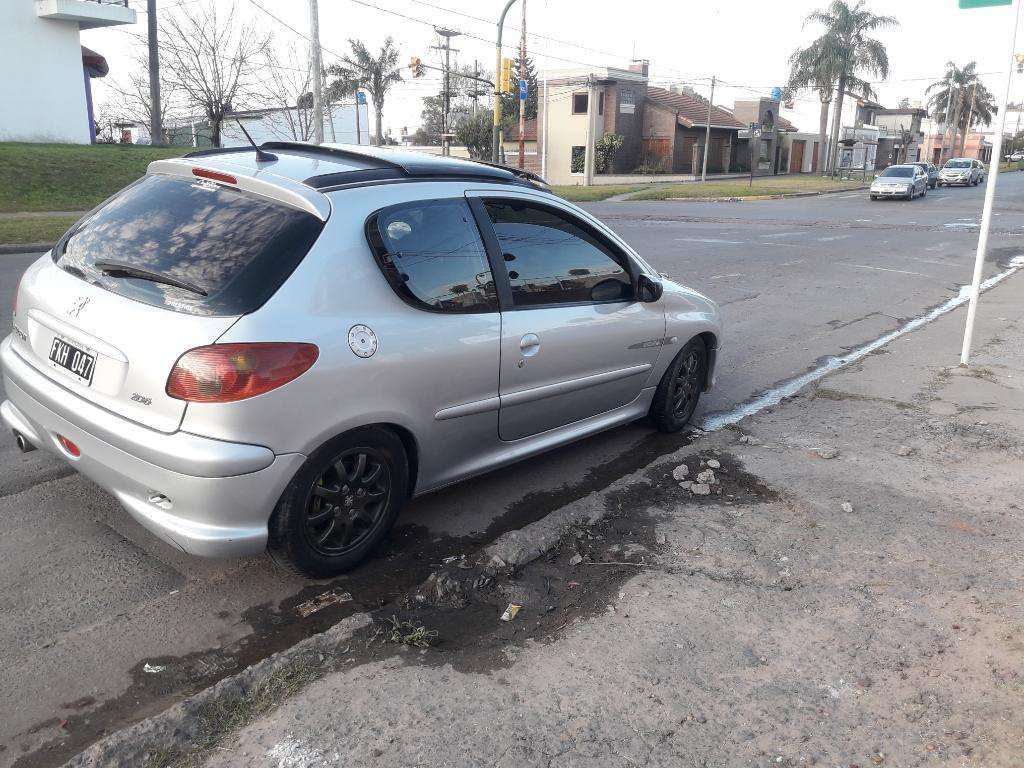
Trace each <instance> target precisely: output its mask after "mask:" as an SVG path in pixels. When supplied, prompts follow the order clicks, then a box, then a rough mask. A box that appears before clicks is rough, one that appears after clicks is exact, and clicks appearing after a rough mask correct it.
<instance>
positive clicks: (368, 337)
mask: <svg viewBox="0 0 1024 768" xmlns="http://www.w3.org/2000/svg"><path fill="white" fill-rule="evenodd" d="M348 345H349V347H350V348H351V349H352V351H353V352H354V353H355V355H356V357H372V356H373V353H374V352H376V351H377V334H376V333H374V332H373V329H372V328H370V327H369V326H366V325H353V326H352V327H351V328H349V329H348Z"/></svg>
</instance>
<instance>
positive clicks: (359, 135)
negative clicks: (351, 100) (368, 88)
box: [355, 85, 363, 145]
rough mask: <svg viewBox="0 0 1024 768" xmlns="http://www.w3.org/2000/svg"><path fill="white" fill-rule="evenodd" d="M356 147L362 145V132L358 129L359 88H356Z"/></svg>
mask: <svg viewBox="0 0 1024 768" xmlns="http://www.w3.org/2000/svg"><path fill="white" fill-rule="evenodd" d="M355 98H356V145H359V144H362V143H363V137H362V130H360V127H359V86H358V85H357V86H356V92H355Z"/></svg>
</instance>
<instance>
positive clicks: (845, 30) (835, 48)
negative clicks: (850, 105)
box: [804, 0, 899, 170]
mask: <svg viewBox="0 0 1024 768" xmlns="http://www.w3.org/2000/svg"><path fill="white" fill-rule="evenodd" d="M864 2H865V0H857V2H856V3H854V4H853V5H850V4H849V3H847V2H846V0H832V3H831V4H830V5H829V6H828V8H827V9H826V10H822V11H813V12H812V13H809V14H808V15H807V18H806V19H805V20H804V23H805V24H821V25H822V26H823V27H824V28H825V31H824V33H823V34H822V35H821V37H819V38H818V39H817V40H815V41H814V42H813V43H812V44H811V46H810V47H812V48H813V47H817V48H818V49H819V54H820V56H822V57H823V59H822V60H823V62H828V66H829V67H833V68H834V71H835V90H836V106H835V111H834V116H833V120H832V142H831V143H832V146H833V151H832V153H831V157H830V159H829V170H831V169H832V168H834V167H835V162H836V156H837V154H838V152H837V151H835V148H837V147H838V142H839V129H840V127H841V124H842V117H843V98H844V97H845V96H846V93H847V91H848V89H849V87H850V84H851V82H852V78H855V77H856V76H857V73H858V72H865V73H868V74H873V75H877V76H878V77H881V78H882V79H885V78H886V77H888V76H889V55H888V54H887V53H886V51H885V46H884V45H882V44H881V43H880V42H879V41H878V40H875V39H874V38H873V37H871V36H870V34H869V33H870V32H873V31H875V30H876V29H884V28H886V27H895V26H898V25H899V21H897V20H896V18H895V17H893V16H878V15H876V14H874V13H871V11H868V10H865V8H864Z"/></svg>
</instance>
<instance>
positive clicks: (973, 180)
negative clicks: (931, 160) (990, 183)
mask: <svg viewBox="0 0 1024 768" xmlns="http://www.w3.org/2000/svg"><path fill="white" fill-rule="evenodd" d="M984 180H985V166H984V165H983V164H982V163H981V162H980V161H978V160H972V159H971V158H969V157H954V158H952V159H951V160H947V161H946V164H945V165H944V166H942V170H941V171H939V186H940V187H942V186H947V187H948V186H952V185H954V184H963V185H964V186H965V187H966V186H971V185H974V186H977V185H978V184H980V183H981V182H983V181H984Z"/></svg>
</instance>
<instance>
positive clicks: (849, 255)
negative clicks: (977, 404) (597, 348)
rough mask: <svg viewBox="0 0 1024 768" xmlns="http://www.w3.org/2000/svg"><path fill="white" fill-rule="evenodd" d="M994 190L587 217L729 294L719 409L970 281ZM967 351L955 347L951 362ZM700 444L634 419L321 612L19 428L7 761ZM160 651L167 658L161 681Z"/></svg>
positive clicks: (513, 474)
mask: <svg viewBox="0 0 1024 768" xmlns="http://www.w3.org/2000/svg"><path fill="white" fill-rule="evenodd" d="M982 195H983V188H982V187H979V188H973V189H972V188H967V189H944V190H935V191H932V192H930V193H929V194H928V196H927V198H925V199H923V200H917V201H914V202H896V201H883V202H877V203H872V202H870V201H869V200H868V199H867V196H866V194H865V193H863V192H856V193H847V194H841V195H830V196H822V197H816V198H798V199H789V200H778V201H759V202H747V203H695V202H680V203H675V202H635V203H631V202H616V203H598V204H592V205H589V206H587V208H588V209H589V210H590V211H592V212H593V213H595V214H597V215H598V216H600V217H601V218H603V219H604V220H606V221H607V222H608V223H609V224H610V225H611V226H612V227H613V228H614V229H615V230H616V231H618V232H619V233H620V234H621V235H622V236H623V237H624V238H625V239H626V240H627V241H628V242H630V243H631V244H632V245H633V246H634V247H635V248H636V249H637V250H638V251H639V252H640V253H642V254H644V255H645V256H646V257H647V258H648V259H649V260H650V261H651V262H652V263H653V264H654V265H655V266H656V267H657V268H658V269H660V270H661V271H663V272H665V273H666V274H668V275H669V276H671V277H672V278H673V279H675V280H678V281H680V282H683V283H686V284H688V285H691V286H693V287H694V288H696V289H698V290H700V291H702V292H703V293H705V294H707V295H708V296H710V297H711V298H713V299H715V300H716V301H718V302H719V304H720V305H721V307H722V311H723V314H724V317H725V321H726V323H727V326H726V336H725V341H724V347H723V350H722V352H721V355H720V358H719V366H720V367H719V371H720V373H719V383H718V387H717V388H716V390H715V391H713V392H712V393H710V394H709V395H707V396H705V398H704V399H703V400H702V403H701V406H700V410H699V412H698V414H697V419H698V421H699V420H700V419H701V418H703V417H704V416H706V415H707V414H709V413H713V412H717V411H722V410H727V409H730V408H733V407H735V406H736V405H737V404H739V403H742V402H744V401H745V400H748V399H750V398H751V397H753V396H755V395H757V394H758V393H761V392H763V391H764V390H766V389H768V388H771V387H773V386H774V385H776V384H777V383H779V382H782V381H785V380H787V379H789V378H792V377H793V376H796V375H799V374H801V373H803V372H805V371H807V370H808V369H809V368H812V367H813V366H815V365H816V363H817V362H818V361H820V360H821V359H822V358H823V357H825V356H828V355H832V354H837V353H841V352H843V351H845V350H847V349H849V348H851V347H855V346H858V345H859V344H862V343H864V342H867V341H870V340H872V339H874V338H876V337H878V336H880V335H882V334H883V333H885V332H887V331H890V330H893V329H894V328H896V327H898V325H900V324H901V322H902V321H904V320H906V319H909V318H912V317H914V316H917V315H920V314H922V313H923V312H925V311H926V310H927V309H929V308H931V307H933V306H935V305H937V304H939V303H941V302H943V301H944V300H946V299H947V298H949V297H950V296H951V295H953V294H954V293H956V292H957V291H958V290H959V287H960V286H961V285H962V284H964V283H966V282H968V281H969V279H970V274H971V268H972V264H973V255H974V246H975V243H976V240H977V229H976V226H977V222H978V219H979V216H980V209H981V200H982ZM996 211H997V213H996V215H995V219H994V228H993V237H992V239H991V241H990V258H989V261H988V263H987V264H986V275H987V274H992V273H993V272H995V271H998V270H999V269H1000V264H1005V263H1006V262H1007V261H1008V260H1009V259H1010V258H1012V257H1013V256H1015V255H1017V254H1019V253H1024V239H1022V236H1024V174H1016V173H1014V174H1005V175H1004V176H1003V177H1002V179H1001V180H1000V191H999V194H998V197H997V207H996ZM33 258H35V256H33V255H29V254H25V255H11V256H0V332H2V333H4V334H6V333H7V332H8V331H9V326H10V301H11V297H12V295H13V292H14V287H15V285H16V284H17V277H18V275H19V274H20V271H21V270H22V269H23V268H24V267H25V266H26V265H27V264H29V263H30V262H31V261H32V259H33ZM1014 279H1020V278H1019V277H1017V278H1014ZM982 311H984V304H982ZM959 346H960V339H959V338H950V339H949V348H948V361H949V363H950V364H953V363H955V361H956V359H957V357H958V354H959ZM680 439H681V438H678V437H669V438H666V437H662V436H656V435H654V434H652V432H651V430H650V429H649V428H648V427H647V426H646V425H643V424H637V425H633V426H629V427H624V428H621V429H617V430H614V431H611V432H608V433H606V434H603V435H600V436H597V437H594V438H591V439H589V440H586V441H584V442H582V443H579V444H577V445H574V446H570V447H568V448H563V449H561V450H559V451H556V452H553V453H551V454H548V455H546V456H543V457H540V458H537V459H533V460H530V461H526V462H522V463H520V464H518V465H516V466H513V467H510V468H506V469H503V470H500V471H498V472H495V473H492V474H490V475H488V476H485V477H483V478H479V479H476V480H473V481H470V482H468V483H464V484H462V485H460V486H457V487H454V488H452V489H449V490H446V491H443V492H440V493H437V494H434V495H432V496H429V497H426V498H423V499H421V500H418V501H417V502H415V503H414V504H412V505H411V506H410V508H409V510H408V511H407V512H406V513H405V514H404V515H403V518H402V520H401V521H400V523H399V527H398V528H397V529H396V532H395V535H394V536H393V539H392V542H391V543H390V544H389V545H388V546H387V547H386V548H384V549H383V550H382V552H381V553H380V556H379V557H378V558H377V559H375V560H374V561H372V562H370V563H368V564H367V565H365V566H364V567H363V568H361V569H359V570H358V571H357V572H355V573H353V574H350V575H349V576H346V577H344V578H342V579H339V580H338V581H337V585H338V586H340V587H341V588H342V589H343V590H345V591H348V592H349V593H350V594H351V595H352V598H353V599H352V601H351V602H345V603H340V604H337V605H332V606H330V607H329V608H327V609H324V610H323V611H320V612H317V613H314V614H312V615H311V616H310V617H308V618H303V617H302V616H301V612H300V611H298V610H297V608H296V607H297V605H298V604H300V603H301V602H302V601H303V600H305V599H307V598H308V597H309V596H310V595H312V594H315V593H318V592H321V591H322V590H323V585H322V584H319V585H316V584H310V583H308V582H304V581H301V580H299V579H297V578H295V577H291V576H288V575H286V574H284V573H282V572H281V571H279V570H278V569H277V568H276V567H275V566H274V565H273V564H272V563H271V562H270V561H269V560H268V559H267V558H265V557H258V558H251V559H247V560H235V561H203V560H198V559H193V558H189V557H186V556H183V555H181V554H180V553H178V552H176V551H174V550H172V549H171V548H170V547H168V546H165V545H163V544H162V543H160V542H159V541H157V540H155V539H154V538H153V537H151V536H150V535H149V534H147V533H146V532H145V531H144V530H142V529H141V528H140V527H139V526H138V525H136V524H135V523H133V522H132V521H131V519H130V518H129V517H128V515H127V514H126V513H125V512H123V511H122V510H121V509H120V508H119V507H118V506H117V505H116V504H115V502H114V501H113V500H112V499H111V498H110V497H109V496H107V495H106V494H105V493H104V492H102V491H100V490H99V489H98V488H96V487H95V486H94V485H92V484H91V483H90V482H89V481H87V480H85V479H83V478H81V477H79V476H77V475H75V474H72V473H70V472H69V471H68V469H67V468H66V467H65V466H64V465H63V464H62V463H61V462H59V461H58V460H56V459H52V458H50V457H48V456H47V455H46V454H43V453H42V452H40V451H37V452H35V453H31V454H27V455H21V454H19V453H17V452H16V451H15V449H14V448H13V441H8V440H0V530H2V531H3V535H2V536H0V690H2V691H6V692H15V691H16V692H18V695H16V696H11V695H5V696H3V697H0V766H3V765H9V764H11V763H13V762H14V761H16V760H17V759H18V758H23V764H27V765H46V764H55V763H58V762H59V761H60V759H61V758H62V757H65V756H66V755H67V754H69V753H70V752H72V751H75V750H76V749H77V748H78V747H79V746H80V745H83V744H85V743H88V742H89V741H91V740H92V739H94V738H96V736H97V735H99V734H100V733H101V732H102V731H103V730H104V729H109V728H113V727H117V726H119V725H121V724H123V723H125V722H128V721H131V720H132V719H136V718H139V717H143V716H145V715H146V714H148V713H150V712H152V711H155V710H157V709H160V708H162V707H164V706H166V705H167V704H168V703H169V702H171V701H173V700H175V699H176V698H179V697H181V696H182V695H184V694H186V693H188V692H190V691H191V690H194V689H196V688H198V687H201V686H203V685H206V684H208V683H210V682H212V681H213V680H215V679H217V678H218V677H220V676H222V675H223V674H226V673H228V672H230V671H232V670H233V669H235V668H237V667H239V666H244V665H245V664H248V663H251V662H252V661H254V660H256V659H258V658H261V657H262V656H263V655H265V654H267V653H270V652H272V651H274V650H276V649H278V648H281V647H284V646H286V645H288V644H289V643H291V642H294V641H295V640H296V639H298V638H299V637H302V636H304V635H306V634H309V633H311V632H314V631H318V630H319V629H320V628H322V627H323V626H325V625H326V624H327V623H329V622H331V621H334V620H336V619H337V618H339V617H340V616H344V615H345V614H346V613H348V612H352V611H353V610H355V609H357V608H360V607H363V606H368V607H376V606H377V605H380V604H381V603H383V602H386V601H387V600H389V599H390V597H391V596H392V595H394V594H397V593H398V592H399V591H402V590H404V589H405V588H407V587H409V586H411V585H412V584H415V583H416V582H418V581H419V580H421V579H422V578H423V577H424V576H425V575H426V574H427V573H429V571H430V569H431V565H432V564H434V563H437V562H439V561H440V559H441V558H442V557H444V556H446V555H449V554H457V553H459V552H464V551H467V549H470V548H475V547H476V546H478V545H479V544H480V543H483V542H485V541H489V540H490V539H492V538H493V537H494V536H496V535H497V534H499V533H501V532H502V531H503V530H506V529H508V528H514V527H519V526H520V525H522V524H524V523H526V522H529V521H531V520H533V519H536V518H538V517H540V516H543V515H544V514H546V512H548V511H550V510H551V509H554V508H556V507H557V506H560V505H561V504H563V503H565V502H567V501H570V500H573V499H575V498H579V497H581V496H584V495H586V494H588V493H590V492H591V491H594V490H598V489H600V488H602V487H604V486H605V485H607V484H608V483H610V482H611V481H613V480H614V479H615V478H617V477H618V476H620V475H621V474H623V473H624V472H627V471H630V470H632V469H634V468H637V467H639V466H642V465H644V464H646V463H647V462H648V461H650V460H651V459H652V458H653V457H654V456H655V455H658V454H659V453H662V452H666V451H669V450H671V449H672V447H673V446H674V445H677V444H678V441H679V440H680ZM332 586H333V585H332ZM147 663H148V664H149V665H150V669H153V668H161V667H162V668H163V669H161V670H160V671H158V672H147V671H145V665H146V664H147ZM63 721H67V722H66V723H65V722H63ZM47 744H48V745H49V746H48V747H43V748H42V749H40V747H42V745H47ZM26 756H27V757H26Z"/></svg>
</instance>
